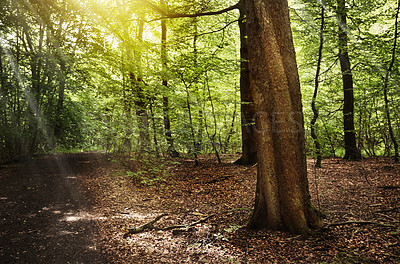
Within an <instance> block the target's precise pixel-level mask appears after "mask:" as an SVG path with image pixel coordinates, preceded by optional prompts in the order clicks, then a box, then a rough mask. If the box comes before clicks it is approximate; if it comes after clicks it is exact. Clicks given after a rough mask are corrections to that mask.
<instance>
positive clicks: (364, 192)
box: [84, 155, 400, 263]
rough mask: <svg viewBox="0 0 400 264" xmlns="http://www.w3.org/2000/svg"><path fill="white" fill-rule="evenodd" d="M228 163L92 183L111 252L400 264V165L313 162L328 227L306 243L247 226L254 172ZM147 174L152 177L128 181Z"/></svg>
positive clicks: (131, 165)
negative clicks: (139, 229)
mask: <svg viewBox="0 0 400 264" xmlns="http://www.w3.org/2000/svg"><path fill="white" fill-rule="evenodd" d="M223 158H224V160H223V163H222V164H217V163H216V162H215V160H214V159H213V157H212V156H202V157H201V159H200V165H199V166H195V165H194V161H192V160H187V159H174V160H173V161H171V160H165V161H164V163H163V164H161V165H157V163H152V162H149V161H147V162H144V163H143V162H142V163H138V162H135V161H129V160H128V161H125V162H121V161H120V162H119V163H115V162H114V165H113V166H112V167H113V169H111V170H109V171H108V172H107V173H101V174H98V175H96V176H95V177H87V178H85V179H84V180H85V184H86V185H87V186H92V187H90V189H91V190H93V192H92V196H93V197H96V199H97V200H96V201H97V202H96V204H98V205H99V207H98V209H99V212H98V213H101V214H103V215H104V216H105V217H106V219H107V220H106V221H104V222H102V223H101V225H100V226H101V228H102V230H103V232H102V234H104V236H103V241H104V245H107V252H109V253H110V254H111V255H113V256H114V258H115V259H118V260H119V261H125V262H126V263H130V262H131V261H132V260H135V262H136V263H185V262H187V263H398V262H400V258H399V255H400V245H399V237H400V222H399V220H400V211H399V210H400V207H399V199H400V189H399V188H398V186H399V185H400V166H399V164H394V163H393V162H392V161H391V160H389V159H368V160H364V161H362V162H346V161H343V160H341V159H329V160H325V161H324V162H323V168H322V169H314V168H313V160H309V164H308V165H309V166H308V167H309V182H310V192H311V195H312V198H313V203H314V204H315V206H317V207H319V208H320V210H321V211H322V212H323V214H324V215H325V222H326V228H324V229H323V230H320V231H318V232H315V233H313V234H310V235H306V236H299V235H292V234H288V233H284V232H275V231H267V230H261V231H249V230H246V229H245V228H244V227H245V225H246V222H247V220H248V218H249V214H250V213H251V208H252V206H253V200H254V193H255V183H256V167H255V166H250V167H244V166H236V165H234V164H232V162H233V161H234V160H235V159H236V158H237V157H236V156H229V155H228V156H224V157H223ZM141 166H142V167H141ZM149 167H151V168H152V170H153V172H152V173H149V174H146V173H143V174H140V175H138V174H136V175H133V176H132V174H131V173H130V172H131V171H148V168H149ZM124 171H126V172H127V173H124ZM154 171H155V172H154ZM87 176H90V175H87ZM146 177H149V178H152V179H157V180H154V181H153V182H149V180H147V179H146ZM161 214H167V215H165V216H163V217H162V218H161V219H159V220H158V221H156V222H155V223H154V224H153V226H152V228H149V229H146V230H144V232H139V233H135V234H127V229H129V228H137V227H140V226H142V225H143V224H146V223H149V222H151V221H152V220H153V219H155V218H156V217H157V216H159V215H161ZM202 220H205V221H204V222H201V223H197V222H199V221H202ZM196 223H197V224H196ZM193 224H195V225H193ZM182 225H183V226H185V227H179V228H178V227H176V226H182ZM173 227H176V228H173ZM160 229H168V230H160ZM131 230H132V229H131Z"/></svg>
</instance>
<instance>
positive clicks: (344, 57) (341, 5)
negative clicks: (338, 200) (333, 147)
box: [337, 0, 361, 160]
mask: <svg viewBox="0 0 400 264" xmlns="http://www.w3.org/2000/svg"><path fill="white" fill-rule="evenodd" d="M337 14H338V20H339V55H338V56H339V61H340V68H341V70H342V80H343V124H344V145H345V151H346V152H345V155H344V159H347V160H360V159H361V153H360V151H359V150H358V148H357V143H356V133H355V128H354V92H353V75H352V73H351V66H350V58H349V52H348V45H347V44H348V34H347V12H346V0H337Z"/></svg>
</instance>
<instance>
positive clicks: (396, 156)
mask: <svg viewBox="0 0 400 264" xmlns="http://www.w3.org/2000/svg"><path fill="white" fill-rule="evenodd" d="M399 12H400V0H399V1H397V9H396V18H395V24H394V41H393V47H392V59H391V60H390V64H389V67H388V69H387V71H386V75H385V82H384V85H383V86H384V87H383V93H384V100H385V112H386V119H387V122H388V127H389V135H390V139H391V140H392V142H393V145H394V160H395V161H396V162H398V161H399V144H398V143H397V139H396V136H395V135H394V132H393V126H392V119H391V117H390V110H389V99H388V83H389V77H390V72H391V71H392V69H393V66H394V62H395V60H396V48H397V38H398V23H397V22H398V19H399Z"/></svg>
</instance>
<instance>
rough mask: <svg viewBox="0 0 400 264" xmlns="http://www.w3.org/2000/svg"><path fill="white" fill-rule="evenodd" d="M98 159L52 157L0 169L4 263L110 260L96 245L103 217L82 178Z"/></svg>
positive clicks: (0, 243)
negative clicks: (98, 223) (95, 209)
mask: <svg viewBox="0 0 400 264" xmlns="http://www.w3.org/2000/svg"><path fill="white" fill-rule="evenodd" d="M95 158H96V156H95V154H90V153H78V154H67V155H53V156H43V157H39V158H35V159H32V160H29V161H27V162H23V163H16V164H10V165H7V166H3V167H0V260H1V261H0V262H1V263H107V261H106V259H105V257H104V256H103V255H102V253H101V250H100V249H99V248H97V247H96V244H97V243H96V239H97V236H96V228H95V227H96V221H97V220H98V219H100V218H99V217H97V216H95V214H94V213H92V212H91V202H90V201H89V200H87V198H86V197H85V190H84V188H83V187H82V186H81V184H79V181H78V178H79V175H80V174H82V173H88V170H89V171H90V170H91V169H93V168H94V167H93V166H95V165H91V162H93V161H94V160H95ZM88 165H89V166H88Z"/></svg>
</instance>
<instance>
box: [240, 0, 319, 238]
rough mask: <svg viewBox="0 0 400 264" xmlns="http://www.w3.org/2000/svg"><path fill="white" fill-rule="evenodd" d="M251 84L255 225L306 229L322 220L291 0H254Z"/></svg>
mask: <svg viewBox="0 0 400 264" xmlns="http://www.w3.org/2000/svg"><path fill="white" fill-rule="evenodd" d="M247 11H248V14H247V34H248V42H247V44H248V46H249V69H250V75H251V76H250V80H251V90H252V93H253V98H254V104H255V107H256V111H257V116H256V128H257V137H256V140H257V146H258V150H257V155H258V173H257V189H256V200H255V208H254V212H253V215H252V217H251V220H250V222H249V227H251V228H264V227H266V228H269V229H279V230H286V231H289V232H293V233H306V232H308V231H309V230H310V228H317V227H319V226H320V225H321V220H320V218H319V217H318V215H317V212H316V211H315V210H314V209H313V207H312V205H311V202H310V195H309V190H308V181H307V164H306V152H305V132H304V122H303V112H302V103H301V92H300V82H299V75H298V71H297V63H296V55H295V50H294V45H293V39H292V32H291V28H290V21H289V7H288V3H287V0H249V1H248V2H247Z"/></svg>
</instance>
